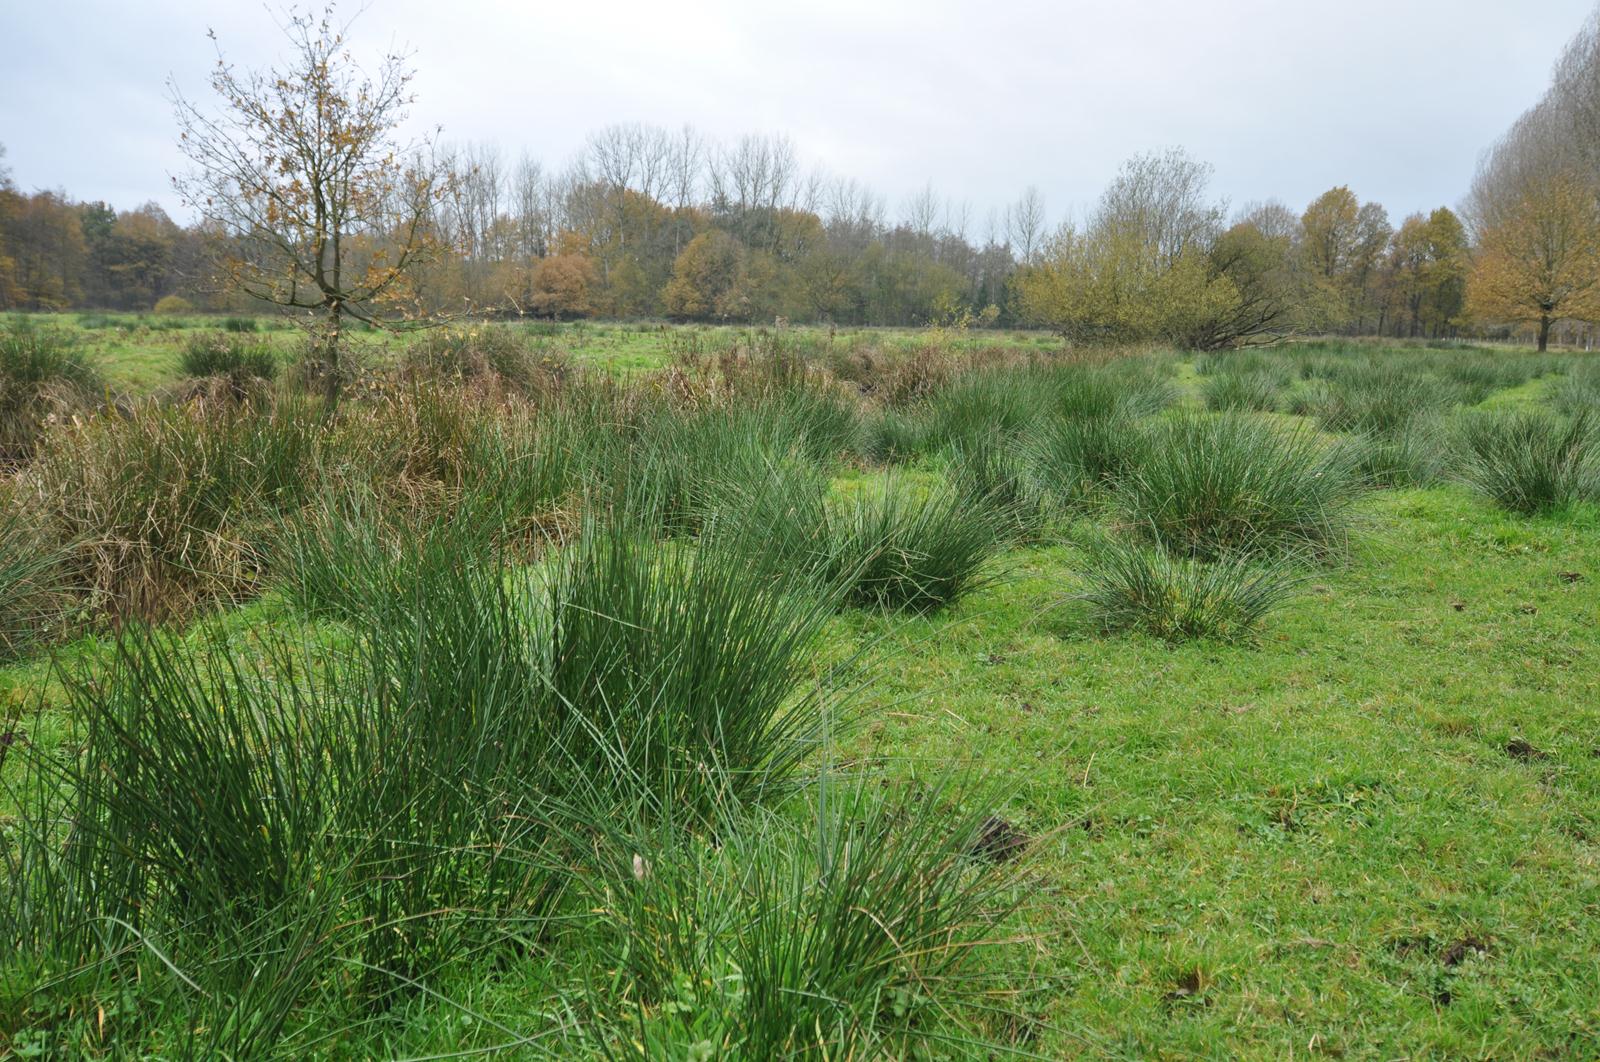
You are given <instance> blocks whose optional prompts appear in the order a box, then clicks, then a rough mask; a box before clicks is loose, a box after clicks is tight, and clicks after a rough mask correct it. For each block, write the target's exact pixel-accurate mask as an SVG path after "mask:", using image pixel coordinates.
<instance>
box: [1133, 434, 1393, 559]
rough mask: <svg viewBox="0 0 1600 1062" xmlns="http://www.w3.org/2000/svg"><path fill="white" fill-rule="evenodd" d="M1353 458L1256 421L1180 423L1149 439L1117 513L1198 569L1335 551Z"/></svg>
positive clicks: (1354, 489)
mask: <svg viewBox="0 0 1600 1062" xmlns="http://www.w3.org/2000/svg"><path fill="white" fill-rule="evenodd" d="M1354 458H1355V455H1354V453H1353V451H1352V450H1350V449H1349V448H1348V447H1344V446H1339V445H1333V444H1329V443H1327V442H1325V441H1323V440H1322V439H1320V438H1318V437H1316V436H1315V435H1313V434H1311V433H1309V432H1306V431H1302V430H1287V429H1284V428H1281V427H1279V426H1278V425H1276V424H1274V423H1272V422H1270V421H1266V420H1262V419H1258V418H1256V417H1253V416H1249V415H1245V414H1237V413H1231V414H1220V415H1198V414H1183V415H1179V416H1175V417H1173V418H1171V419H1168V420H1165V421H1162V422H1159V423H1157V424H1155V425H1154V426H1153V427H1151V428H1150V429H1149V430H1148V433H1147V435H1146V437H1145V442H1144V451H1143V456H1142V458H1141V460H1140V462H1139V465H1138V467H1137V468H1136V469H1135V470H1133V471H1132V472H1130V473H1129V474H1128V475H1127V476H1125V477H1123V479H1122V480H1121V481H1120V483H1119V484H1118V487H1117V499H1116V504H1117V505H1118V507H1119V509H1120V511H1121V514H1122V516H1123V518H1124V519H1125V520H1126V521H1127V522H1128V524H1129V525H1131V526H1133V527H1134V528H1137V529H1139V530H1140V531H1142V532H1144V533H1145V534H1146V535H1148V536H1149V537H1150V538H1151V539H1153V540H1154V541H1155V542H1157V543H1159V544H1160V545H1162V546H1164V547H1166V548H1167V549H1170V550H1172V551H1173V552H1175V553H1178V554H1181V555H1184V556H1191V557H1196V558H1199V559H1202V560H1214V559H1218V558H1220V557H1223V556H1226V555H1229V554H1237V553H1248V552H1263V551H1264V552H1282V551H1286V550H1287V551H1295V550H1306V549H1309V550H1313V551H1320V550H1328V549H1334V548H1337V547H1338V546H1340V545H1341V544H1342V543H1343V542H1344V540H1345V536H1346V533H1347V531H1348V528H1349V521H1350V508H1351V504H1352V503H1353V502H1354V500H1355V498H1356V497H1357V496H1358V494H1359V493H1360V489H1361V479H1360V477H1359V475H1358V473H1357V471H1356V467H1355V460H1354Z"/></svg>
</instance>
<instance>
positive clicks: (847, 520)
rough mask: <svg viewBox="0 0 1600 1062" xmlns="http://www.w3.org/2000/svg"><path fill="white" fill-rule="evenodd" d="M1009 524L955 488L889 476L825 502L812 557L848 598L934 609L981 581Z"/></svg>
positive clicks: (902, 608)
mask: <svg viewBox="0 0 1600 1062" xmlns="http://www.w3.org/2000/svg"><path fill="white" fill-rule="evenodd" d="M1004 527H1005V515H1004V514H1003V513H1002V512H1000V511H998V510H996V509H995V508H993V507H992V506H990V505H983V504H977V505H975V504H973V503H972V499H971V498H970V497H969V496H967V495H966V494H964V493H963V492H962V491H960V490H959V489H956V488H955V487H952V486H949V485H947V484H945V483H943V482H938V483H935V484H930V485H923V484H920V483H916V482H913V481H910V480H906V479H902V478H897V477H891V478H886V479H885V480H884V481H883V482H882V483H881V484H878V485H875V486H874V487H872V488H869V489H863V490H861V491H860V492H858V493H857V494H856V495H855V496H854V497H853V498H851V499H848V500H845V501H842V502H839V503H837V504H834V505H830V506H828V507H827V510H826V514H825V516H824V519H823V524H822V527H821V529H820V536H819V538H818V540H817V545H816V547H815V549H814V553H813V555H814V558H815V559H814V562H813V563H814V564H815V566H816V567H817V568H818V569H819V570H820V571H821V572H822V574H823V577H824V579H825V580H826V582H827V583H828V585H830V586H842V587H843V588H844V600H845V601H846V602H848V603H849V604H852V605H855V606H857V607H861V608H877V609H889V610H894V611H902V612H918V613H921V612H934V611H937V610H939V609H942V608H945V607H947V606H949V605H951V604H954V603H955V602H956V601H957V600H959V599H960V598H961V597H963V596H964V595H966V594H968V593H970V592H971V591H972V590H974V589H976V588H977V587H979V586H981V585H982V583H983V579H984V571H985V568H986V566H987V565H988V563H989V561H990V560H991V559H992V558H993V557H994V555H995V554H996V553H998V552H999V549H1000V546H1001V544H1002V541H1003V532H1004Z"/></svg>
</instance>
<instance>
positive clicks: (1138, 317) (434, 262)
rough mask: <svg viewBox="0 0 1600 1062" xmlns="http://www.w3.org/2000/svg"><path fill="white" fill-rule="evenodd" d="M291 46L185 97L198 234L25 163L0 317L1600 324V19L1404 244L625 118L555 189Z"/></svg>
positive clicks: (1122, 186)
mask: <svg viewBox="0 0 1600 1062" xmlns="http://www.w3.org/2000/svg"><path fill="white" fill-rule="evenodd" d="M292 25H293V26H294V27H295V28H296V30H297V32H298V36H297V37H296V38H295V43H296V45H297V48H298V49H299V51H300V52H301V53H302V55H303V56H305V57H306V58H307V60H308V62H306V63H305V64H303V65H304V67H305V69H304V70H303V71H302V72H300V73H299V74H298V75H294V76H290V77H282V76H274V77H273V78H268V79H265V80H263V79H262V77H261V75H259V74H249V73H247V74H242V75H236V74H235V73H234V72H233V70H232V68H231V67H228V66H226V65H225V64H220V63H219V67H218V70H219V73H218V74H217V75H216V77H215V78H214V80H213V88H214V89H216V91H217V92H218V93H219V95H220V97H221V99H222V100H223V101H224V102H225V103H226V104H227V106H228V107H229V108H231V110H232V113H233V115H234V118H233V119H228V118H223V119H220V120H219V119H216V118H213V117H212V116H211V115H210V114H209V113H207V112H204V111H201V110H200V109H198V108H196V107H194V106H193V105H191V104H190V103H189V102H188V101H187V100H186V99H185V98H184V97H182V95H181V94H180V93H177V92H176V91H175V92H174V96H175V104H176V106H177V110H178V115H179V120H180V127H181V128H182V129H183V130H184V134H185V135H184V140H183V143H184V146H185V150H186V153H189V154H190V157H191V159H192V160H193V161H195V162H196V163H197V170H196V172H195V173H192V174H191V175H189V177H187V178H180V179H179V182H178V186H179V190H180V192H182V193H183V194H184V197H185V201H186V202H189V203H190V204H191V205H196V206H197V207H199V213H200V214H201V220H199V221H197V222H195V223H193V224H190V225H179V224H177V223H176V222H174V221H173V220H172V219H171V218H170V217H169V216H168V215H167V214H166V213H165V212H164V211H163V210H162V209H161V207H160V206H159V205H157V204H155V203H153V202H152V203H146V204H144V205H142V206H140V207H137V208H135V209H133V210H127V211H121V212H119V211H117V210H116V209H114V208H112V207H111V206H109V205H108V204H105V203H96V202H76V201H74V200H72V199H71V198H70V197H69V196H68V195H67V194H66V193H65V192H64V191H48V190H41V191H35V192H32V193H26V192H23V191H22V190H20V189H18V188H17V187H16V186H15V184H14V183H13V182H12V180H11V178H10V176H9V172H8V171H7V170H6V168H5V166H4V148H3V146H0V310H11V309H20V310H62V309H73V308H95V309H100V308H103V309H120V310H145V309H151V308H153V307H155V306H156V305H157V304H158V303H161V302H163V300H165V301H166V304H167V305H169V306H170V305H180V304H181V302H176V303H175V302H174V299H175V298H176V299H178V300H181V301H183V302H188V303H191V304H194V305H196V306H198V307H200V308H205V309H226V310H238V309H241V308H243V307H245V306H247V305H249V302H248V297H249V296H255V297H256V298H257V299H261V300H264V301H267V302H272V303H276V304H278V305H280V306H285V307H298V308H309V307H320V308H324V309H330V310H332V320H333V322H334V337H333V339H331V340H330V342H333V343H336V342H337V320H338V318H339V314H340V313H341V312H345V313H351V314H353V315H355V316H362V315H363V314H365V313H367V312H368V311H367V310H366V309H365V308H364V307H366V305H367V303H368V302H369V301H371V300H372V299H374V298H380V297H381V298H383V299H387V300H389V301H391V302H392V303H393V304H394V306H393V307H392V308H394V309H396V310H398V311H399V312H401V313H403V314H404V315H408V316H412V317H426V316H429V315H435V314H441V313H444V314H462V313H476V314H485V315H519V316H537V317H548V318H557V319H561V318H577V317H607V318H662V317H664V318H669V319H673V320H680V321H706V322H768V321H773V320H777V319H783V320H789V321H794V322H832V323H837V324H845V325H923V324H930V323H948V322H957V321H959V322H963V323H970V324H976V325H979V326H983V325H1002V326H1018V325H1023V326H1041V327H1049V328H1052V329H1055V330H1057V331H1059V332H1061V333H1062V334H1063V335H1065V336H1066V337H1068V338H1069V339H1072V340H1078V341H1084V342H1091V341H1098V340H1108V341H1164V342H1171V343H1175V344H1178V345H1181V346H1184V347H1187V348H1190V349H1221V348H1226V347H1231V346H1239V345H1247V344H1250V343H1253V342H1258V341H1264V340H1270V339H1272V338H1276V337H1279V336H1283V335H1288V334H1303V333H1312V332H1316V333H1343V334H1376V335H1383V336H1410V337H1417V336H1426V337H1442V336H1456V335H1464V334H1471V335H1493V336H1501V337H1505V336H1510V335H1513V334H1530V335H1533V336H1535V337H1536V338H1537V340H1538V342H1539V344H1540V346H1541V348H1542V347H1543V346H1544V345H1545V343H1546V342H1547V341H1548V340H1549V338H1551V336H1552V335H1555V336H1557V338H1566V339H1567V340H1568V341H1574V340H1576V339H1579V338H1581V339H1582V340H1583V341H1584V342H1586V343H1587V341H1588V338H1589V331H1588V328H1589V325H1588V322H1592V321H1595V320H1600V12H1597V15H1596V16H1595V18H1594V19H1591V21H1590V23H1589V24H1588V25H1586V27H1585V28H1584V30H1583V31H1582V32H1581V33H1580V34H1579V35H1578V36H1577V38H1575V39H1574V40H1573V42H1572V43H1571V44H1570V45H1569V47H1568V49H1567V51H1566V53H1565V54H1564V55H1563V57H1562V60H1561V62H1560V63H1559V64H1558V65H1557V68H1556V72H1555V77H1554V79H1553V83H1552V86H1551V88H1550V89H1549V91H1548V92H1547V94H1546V96H1545V98H1544V99H1542V100H1541V101H1540V102H1539V103H1538V104H1537V105H1536V106H1535V107H1533V108H1532V109H1530V111H1529V112H1528V113H1527V114H1525V115H1524V116H1523V118H1522V119H1520V120H1519V121H1518V123H1517V124H1516V125H1515V126H1514V127H1513V128H1512V129H1511V130H1510V131H1509V132H1508V133H1507V134H1506V136H1505V137H1504V138H1503V139H1502V140H1501V141H1500V142H1499V143H1498V144H1497V145H1495V146H1494V148H1492V149H1491V150H1490V151H1489V152H1488V153H1486V155H1485V156H1484V159H1483V161H1482V163H1481V164H1480V167H1479V171H1478V174H1477V176H1476V178H1475V180H1474V182H1473V186H1472V190H1471V193H1470V194H1469V196H1468V197H1467V199H1466V201H1465V203H1464V204H1463V208H1462V210H1461V212H1460V213H1458V212H1456V211H1454V210H1451V209H1450V208H1448V207H1444V206H1441V207H1438V208H1436V209H1434V210H1432V211H1430V212H1429V213H1427V214H1420V213H1419V214H1413V215H1411V216H1408V217H1406V218H1404V219H1402V220H1401V222H1400V223H1399V225H1398V226H1396V225H1394V224H1393V223H1392V222H1391V220H1390V218H1389V216H1388V213H1387V211H1386V210H1385V209H1384V207H1383V206H1382V205H1381V204H1378V203H1375V202H1362V201H1361V200H1360V199H1359V197H1358V196H1357V195H1356V194H1355V193H1354V192H1352V191H1351V189H1350V188H1349V187H1348V186H1344V185H1340V186H1336V187H1334V188H1332V189H1329V190H1328V191H1327V192H1325V193H1323V194H1322V195H1320V196H1318V197H1317V198H1316V199H1315V200H1313V201H1312V202H1311V203H1310V204H1308V205H1307V206H1306V207H1305V209H1304V210H1301V211H1298V212H1297V211H1295V210H1294V209H1292V208H1291V207H1289V206H1288V205H1286V204H1284V203H1281V202H1278V201H1275V200H1274V201H1268V202H1265V203H1257V204H1249V205H1247V206H1245V207H1244V208H1243V209H1241V210H1239V211H1236V212H1230V210H1229V207H1228V204H1226V203H1225V202H1219V201H1215V200H1213V199H1211V198H1210V197H1209V195H1208V185H1209V181H1210V177H1211V172H1212V171H1211V167H1210V166H1209V165H1207V164H1205V163H1203V162H1200V161H1197V160H1195V159H1193V158H1191V157H1190V156H1189V155H1188V154H1187V153H1185V152H1184V151H1183V150H1182V149H1172V150H1169V151H1166V152H1161V153H1152V154H1148V155H1141V156H1137V157H1135V158H1133V159H1130V160H1129V161H1128V162H1127V163H1125V164H1124V165H1123V167H1122V169H1121V170H1120V171H1119V172H1118V174H1117V175H1116V177H1115V178H1114V179H1113V181H1112V182H1111V184H1110V185H1109V186H1108V187H1107V189H1106V191H1105V192H1104V194H1103V195H1102V197H1101V200H1100V202H1099V204H1098V206H1097V207H1096V208H1095V210H1093V211H1092V212H1091V213H1090V215H1089V216H1088V217H1087V218H1086V219H1085V220H1084V221H1083V223H1082V224H1078V223H1075V222H1073V221H1070V220H1069V221H1066V222H1063V223H1062V224H1060V225H1059V226H1057V227H1055V228H1054V229H1051V228H1050V226H1049V224H1048V221H1047V213H1046V208H1045V204H1044V201H1043V198H1042V197H1041V196H1040V195H1039V193H1038V191H1037V190H1036V189H1035V188H1032V187H1030V188H1028V189H1027V190H1026V191H1025V192H1024V193H1023V194H1022V195H1021V196H1020V197H1019V198H1018V199H1017V201H1016V202H1014V203H1012V204H1011V205H1009V206H1008V207H1006V208H1005V209H1004V210H1000V211H991V212H989V214H988V215H987V216H986V217H985V219H984V221H983V223H982V224H981V225H977V224H975V223H974V218H973V213H972V211H971V209H970V207H969V205H968V204H965V203H957V202H951V201H946V200H944V199H941V198H940V197H939V195H938V194H937V193H936V192H935V191H934V189H933V187H932V185H931V184H930V185H928V186H926V187H925V188H924V189H923V190H922V191H921V192H919V193H917V194H916V195H914V196H912V197H911V198H910V199H908V200H907V201H906V202H905V203H904V204H903V206H902V209H901V210H900V211H899V212H898V213H897V215H896V216H894V217H893V218H891V216H890V212H889V210H888V206H887V203H886V202H885V200H884V199H883V198H882V197H881V196H879V195H877V194H875V193H874V192H872V191H871V190H870V189H867V188H865V187H864V186H862V185H861V184H859V183H858V182H856V181H854V180H850V179H830V178H827V177H825V176H823V175H822V174H821V173H820V172H818V171H815V170H807V169H806V168H805V167H804V166H803V165H802V163H801V161H800V159H799V156H798V153H797V151H796V149H795V146H794V144H793V143H792V142H791V141H790V140H789V139H788V138H787V137H786V136H782V135H778V136H746V137H743V138H740V139H739V140H737V141H736V142H733V143H731V144H718V143H716V142H714V141H712V140H710V139H708V138H707V137H705V136H703V135H702V134H700V133H698V132H696V131H695V130H694V129H692V128H691V127H688V126H685V127H683V128H681V129H679V130H677V131H669V130H665V129H661V128H658V127H655V126H650V125H643V124H624V125H612V126H608V127H606V128H605V129H602V130H600V131H598V132H596V133H594V134H592V135H591V136H590V137H589V138H588V141H587V143H586V145H585V148H584V150H583V151H582V153H581V154H580V156H579V157H578V158H577V159H576V160H575V161H574V162H573V163H572V164H570V165H569V166H567V167H566V168H564V169H561V170H559V171H554V170H547V169H546V168H545V167H544V166H543V165H542V164H541V163H539V162H538V161H536V160H534V159H531V158H529V157H527V156H524V157H522V158H521V159H519V160H518V161H517V162H516V163H514V164H511V163H508V162H507V161H506V160H505V159H504V157H503V156H502V155H501V153H500V152H499V150H498V149H497V148H495V147H493V146H491V145H467V146H460V147H453V148H447V149H444V150H437V149H436V147H435V145H434V144H433V143H431V142H426V141H425V142H422V143H420V144H411V145H406V146H405V147H404V151H405V152H406V153H407V154H404V155H401V156H397V155H396V154H395V151H394V145H393V142H392V141H391V140H389V139H388V136H389V132H390V131H392V130H393V129H394V128H396V121H397V118H398V117H399V115H400V114H402V113H403V110H404V108H405V106H406V105H407V104H409V102H410V100H409V96H408V95H407V90H406V84H407V82H408V81H409V79H410V72H409V71H408V70H407V69H405V67H404V66H403V65H401V63H400V60H399V57H394V56H391V57H390V58H389V60H387V61H386V63H385V66H384V68H383V75H382V77H381V78H380V80H379V82H378V83H377V88H378V89H379V91H378V92H377V93H376V94H372V93H371V89H372V87H373V86H372V84H371V83H366V84H364V86H363V89H362V91H361V92H356V93H354V94H351V93H349V92H348V91H347V90H348V89H349V88H350V87H351V86H352V85H354V84H356V82H355V81H354V80H351V79H350V77H353V76H354V74H353V71H354V70H355V68H353V67H349V65H348V64H349V58H348V52H347V51H346V48H345V38H344V36H343V32H342V31H341V30H338V29H337V28H335V27H333V26H331V24H330V22H329V21H328V19H327V17H326V16H325V17H324V18H323V19H322V20H320V21H319V20H312V19H309V18H307V19H303V20H300V21H296V22H294V23H292ZM336 69H337V70H338V71H340V72H339V73H337V74H335V73H334V71H335V70H336ZM346 73H350V77H347V76H346ZM263 93H267V94H273V93H275V94H277V95H279V96H282V97H283V99H281V100H279V101H278V105H279V106H281V115H282V120H280V121H278V122H277V124H273V123H258V122H256V121H255V116H257V114H258V112H260V104H259V103H258V99H259V98H261V96H262V94H263ZM352 99H353V100H356V101H363V100H365V101H368V102H369V104H370V105H371V106H372V108H373V110H372V113H371V114H369V115H366V117H365V118H363V120H362V121H360V122H348V123H346V124H347V125H348V129H347V130H346V132H348V133H349V135H348V136H346V135H345V134H344V133H341V134H340V136H339V137H335V138H334V141H333V142H330V144H328V145H327V148H328V150H331V151H336V152H345V153H348V155H349V158H350V159H351V160H352V162H351V164H349V165H348V166H347V167H346V168H344V169H341V170H339V171H338V173H340V174H344V175H345V176H343V177H337V175H331V176H333V177H336V178H337V181H338V183H337V184H330V185H328V186H327V188H326V189H325V190H326V191H327V192H329V193H330V194H333V195H335V196H336V197H337V202H338V203H339V204H340V207H341V209H342V210H343V211H344V212H345V213H344V215H341V216H345V217H346V218H347V224H346V228H345V231H344V232H343V235H342V237H341V235H340V230H339V229H338V228H337V227H336V228H334V229H331V230H330V229H328V228H327V227H326V225H325V222H324V220H323V215H322V214H320V213H317V212H316V211H317V210H319V209H320V207H319V204H320V203H322V202H323V200H321V199H320V198H318V195H317V194H314V192H315V189H313V187H312V185H308V184H306V183H304V182H297V181H292V180H280V177H281V176H282V175H281V174H280V173H279V172H277V171H278V167H277V163H276V162H274V160H275V159H280V158H297V157H301V155H305V154H306V152H309V153H310V154H309V155H306V157H315V156H316V154H317V152H318V150H320V146H319V145H318V144H317V143H315V142H314V138H315V137H316V136H318V135H320V134H318V133H317V132H316V130H318V129H321V128H323V125H318V124H315V123H313V124H312V125H309V126H307V127H306V128H305V129H301V128H299V125H298V124H297V122H298V119H297V118H295V117H294V116H296V115H299V114H320V113H322V112H323V111H326V112H327V113H328V115H330V116H331V115H343V114H344V111H343V110H341V109H340V108H345V109H348V106H349V101H350V100H352ZM226 113H228V112H226V111H225V112H224V114H226ZM260 113H265V112H260ZM240 115H243V116H244V118H243V120H240V119H239V116H240ZM285 123H287V124H285ZM324 124H326V123H324ZM341 128H342V127H341ZM358 132H359V133H360V136H359V137H357V136H356V133H358ZM296 137H298V138H299V139H298V140H296V139H294V138H296ZM386 145H387V146H386ZM404 159H409V160H410V161H403V160H404ZM356 160H359V162H358V161H356ZM253 167H254V169H252V168H253ZM241 174H250V176H249V178H248V181H249V184H248V186H246V185H240V184H239V181H240V180H241V178H240V176H239V175H241ZM308 176H309V177H310V178H311V179H312V180H313V181H319V180H328V179H330V175H321V174H319V173H312V174H310V175H308ZM197 180H199V181H200V183H198V184H196V183H193V182H195V181H197ZM236 185H238V187H235V186H236ZM218 203H220V204H223V205H222V207H217V206H216V204H218ZM979 230H981V232H980V231H979ZM330 232H331V234H332V235H333V237H334V238H333V241H332V244H331V247H332V248H333V256H334V257H333V258H332V260H331V262H330V261H328V260H327V257H326V250H327V248H328V246H330V245H329V244H328V243H327V242H326V237H327V236H328V235H329V233H330ZM341 240H342V242H341ZM308 253H309V257H307V254H308ZM329 267H331V271H330V269H329ZM347 267H348V268H347ZM307 284H310V285H311V287H312V288H313V289H314V291H313V292H312V293H311V294H309V295H308V294H306V293H305V292H304V291H303V290H302V288H304V287H305V286H306V285H307ZM363 284H364V285H365V288H363V287H362V285H363ZM369 289H370V290H369ZM363 291H366V294H362V292H363Z"/></svg>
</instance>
